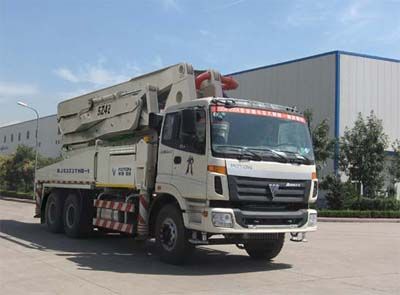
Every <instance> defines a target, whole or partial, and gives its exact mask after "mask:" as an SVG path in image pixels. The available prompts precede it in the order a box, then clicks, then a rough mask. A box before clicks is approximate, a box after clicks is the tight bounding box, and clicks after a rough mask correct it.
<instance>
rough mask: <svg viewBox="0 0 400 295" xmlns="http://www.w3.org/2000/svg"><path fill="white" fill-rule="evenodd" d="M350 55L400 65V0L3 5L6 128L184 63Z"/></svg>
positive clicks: (28, 1) (0, 40)
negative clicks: (65, 103)
mask: <svg viewBox="0 0 400 295" xmlns="http://www.w3.org/2000/svg"><path fill="white" fill-rule="evenodd" d="M332 50H345V51H353V52H358V53H365V54H371V55H378V56H383V57H389V58H396V59H400V0H386V1H384V0H375V1H372V0H347V1H344V0H330V1H321V0H319V1H305V0H297V1H296V0H291V1H289V0H276V1H273V0H213V1H212V0H202V1H190V0H146V1H144V0H143V1H134V0H114V1H106V0H79V1H78V0H68V1H67V0H65V1H64V0H58V1H55V0H25V1H23V0H0V126H4V125H8V124H13V123H17V122H20V121H25V120H29V119H33V118H34V117H35V115H34V113H33V112H31V111H29V110H27V109H24V108H22V107H20V106H18V105H17V104H16V102H17V101H24V102H26V103H28V104H29V105H31V106H32V107H34V108H36V109H37V110H38V111H39V113H40V115H41V116H46V115H51V114H55V113H56V112H57V104H58V103H59V102H60V101H62V100H64V99H67V98H71V97H74V96H77V95H79V94H83V93H86V92H90V91H93V90H96V89H101V88H103V87H106V86H110V85H113V84H116V83H118V82H122V81H125V80H128V79H129V78H131V77H134V76H137V75H140V74H143V73H146V72H149V71H152V70H155V69H159V68H161V67H164V66H168V65H171V64H176V63H178V62H189V63H191V64H192V65H193V66H194V67H195V68H196V69H208V68H214V69H217V70H219V71H220V72H221V73H225V74H227V73H232V72H236V71H241V70H246V69H250V68H254V67H257V66H263V65H268V64H273V63H277V62H282V61H286V60H290V59H296V58H301V57H305V56H309V55H313V54H318V53H323V52H327V51H332Z"/></svg>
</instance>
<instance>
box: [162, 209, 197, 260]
mask: <svg viewBox="0 0 400 295" xmlns="http://www.w3.org/2000/svg"><path fill="white" fill-rule="evenodd" d="M155 236H156V247H157V251H158V253H159V255H160V259H161V260H162V261H164V262H167V263H171V264H181V263H183V262H184V261H185V259H186V258H187V257H188V256H189V255H190V253H191V250H192V249H193V246H192V245H191V244H190V243H189V241H188V237H187V233H186V229H185V226H184V224H183V219H182V213H181V211H180V210H179V209H178V208H177V207H176V206H174V205H166V206H165V207H164V208H162V209H161V210H160V212H159V214H158V216H157V221H156V231H155Z"/></svg>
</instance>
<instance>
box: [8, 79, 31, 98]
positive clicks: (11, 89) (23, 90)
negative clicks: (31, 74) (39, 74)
mask: <svg viewBox="0 0 400 295" xmlns="http://www.w3.org/2000/svg"><path fill="white" fill-rule="evenodd" d="M37 93H38V89H37V86H36V85H33V84H24V83H15V82H2V81H0V98H2V99H6V98H7V97H17V96H23V95H34V94H37Z"/></svg>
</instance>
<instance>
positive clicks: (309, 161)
mask: <svg viewBox="0 0 400 295" xmlns="http://www.w3.org/2000/svg"><path fill="white" fill-rule="evenodd" d="M282 152H284V153H286V154H291V155H294V156H295V157H296V159H298V160H301V161H302V162H303V163H306V164H311V163H312V160H311V159H310V158H308V157H306V156H303V155H302V154H300V153H298V152H292V151H282ZM291 160H292V161H293V160H295V159H291Z"/></svg>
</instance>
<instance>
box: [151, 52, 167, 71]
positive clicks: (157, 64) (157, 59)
mask: <svg viewBox="0 0 400 295" xmlns="http://www.w3.org/2000/svg"><path fill="white" fill-rule="evenodd" d="M151 65H152V66H153V67H154V68H156V69H161V68H163V67H164V63H163V60H162V58H161V56H159V55H156V57H155V58H154V60H153V61H152V62H151Z"/></svg>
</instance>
